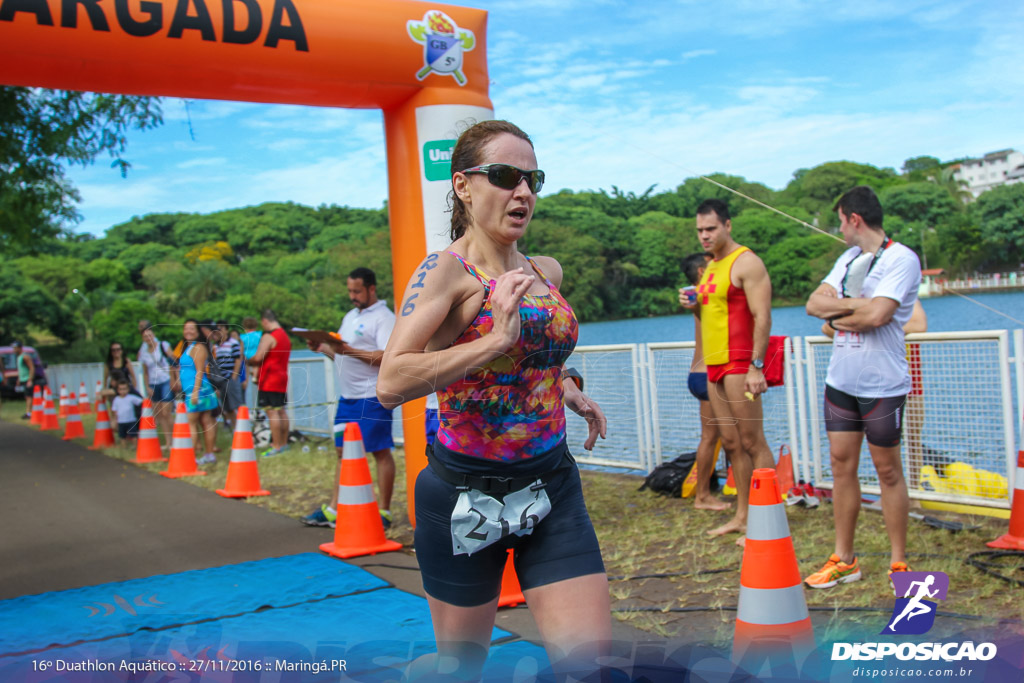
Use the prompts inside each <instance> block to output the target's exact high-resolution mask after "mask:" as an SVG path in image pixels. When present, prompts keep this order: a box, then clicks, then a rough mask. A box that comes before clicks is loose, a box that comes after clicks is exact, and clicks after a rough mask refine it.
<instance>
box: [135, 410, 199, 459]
mask: <svg viewBox="0 0 1024 683" xmlns="http://www.w3.org/2000/svg"><path fill="white" fill-rule="evenodd" d="M187 419H188V418H186V420H187ZM185 426H186V427H188V424H186V425H185ZM189 438H191V434H190V435H189ZM166 459H167V458H165V457H164V454H163V451H161V450H160V435H159V434H157V432H156V419H155V418H154V417H153V404H152V403H150V401H149V399H148V398H144V399H142V417H141V418H140V419H139V438H138V441H136V443H135V462H163V461H164V460H166Z"/></svg>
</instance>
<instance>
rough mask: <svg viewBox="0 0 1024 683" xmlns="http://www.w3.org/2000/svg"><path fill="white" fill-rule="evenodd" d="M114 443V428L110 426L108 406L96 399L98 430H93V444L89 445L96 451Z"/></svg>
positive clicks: (90, 448)
mask: <svg viewBox="0 0 1024 683" xmlns="http://www.w3.org/2000/svg"><path fill="white" fill-rule="evenodd" d="M113 445H114V430H113V429H112V428H111V426H110V415H109V414H108V413H107V406H106V404H105V403H103V402H102V401H96V430H95V431H94V432H93V435H92V445H91V446H89V450H91V451H95V450H99V449H100V448H106V447H107V446H113Z"/></svg>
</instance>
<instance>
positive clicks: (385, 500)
mask: <svg viewBox="0 0 1024 683" xmlns="http://www.w3.org/2000/svg"><path fill="white" fill-rule="evenodd" d="M347 285H348V297H349V299H350V300H351V301H352V304H353V305H354V306H355V308H353V309H352V310H351V311H349V312H348V313H346V314H345V318H344V320H342V322H341V327H340V328H338V337H339V338H340V339H339V340H338V341H336V342H333V343H332V344H320V345H319V346H314V345H313V344H312V343H310V345H309V346H310V349H312V350H314V351H318V352H320V353H322V354H324V355H326V356H328V357H329V358H333V359H334V369H335V374H336V379H337V380H338V386H339V387H340V392H339V393H340V394H341V395H340V396H339V398H338V409H337V412H336V413H335V416H334V445H335V447H336V449H337V451H338V472H336V473H335V477H334V482H335V485H334V486H332V488H331V491H332V496H331V503H330V505H323V506H321V507H320V509H318V510H314V511H313V512H312V513H311V514H309V515H307V516H306V517H303V518H302V522H303V523H304V524H307V525H309V526H334V520H335V518H336V516H337V510H336V506H337V504H338V487H337V485H336V484H337V481H338V478H339V476H340V470H341V459H342V447H343V446H344V438H345V425H346V424H348V423H349V422H357V423H359V431H360V432H361V433H362V435H363V447H364V448H365V450H366V452H367V453H372V454H373V458H374V461H375V462H376V467H377V488H378V490H379V494H380V495H379V498H378V504H379V506H380V514H381V521H382V523H383V524H384V528H388V527H389V526H391V494H392V491H393V490H394V487H395V460H394V458H393V457H392V455H391V448H392V447H393V446H394V445H395V443H394V441H393V440H392V438H391V422H392V419H391V411H390V410H387V409H386V408H384V407H383V406H382V405H381V404H380V401H378V400H377V375H378V374H379V372H380V362H381V359H382V358H383V357H384V348H385V347H386V346H387V345H388V339H389V338H390V337H391V330H392V328H394V326H395V314H394V312H392V311H391V310H390V309H389V308H388V305H387V302H386V301H384V300H383V299H378V298H377V276H376V275H375V274H374V272H373V271H372V270H370V269H369V268H356V269H355V270H353V271H352V272H351V273H350V274H349V276H348V282H347Z"/></svg>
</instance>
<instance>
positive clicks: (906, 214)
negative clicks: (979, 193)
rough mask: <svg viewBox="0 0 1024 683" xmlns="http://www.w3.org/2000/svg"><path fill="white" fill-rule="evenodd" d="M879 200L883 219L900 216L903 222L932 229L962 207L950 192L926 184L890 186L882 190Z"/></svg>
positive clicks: (934, 185) (932, 184)
mask: <svg viewBox="0 0 1024 683" xmlns="http://www.w3.org/2000/svg"><path fill="white" fill-rule="evenodd" d="M878 199H879V201H881V202H882V209H883V210H884V212H885V218H886V220H888V218H889V216H899V217H900V218H902V219H903V220H904V221H907V222H911V221H917V222H921V223H924V224H925V225H928V226H932V227H934V226H936V225H938V224H939V223H941V222H943V221H946V220H949V217H950V216H952V215H953V214H954V213H955V212H956V211H958V210H960V208H961V207H960V206H958V205H957V203H956V202H955V201H954V200H953V198H952V197H950V196H949V192H947V191H946V190H945V189H944V188H942V187H939V186H938V185H936V184H935V183H929V182H919V183H907V184H906V185H893V186H890V187H887V188H885V189H884V190H882V192H881V193H880V194H879V195H878Z"/></svg>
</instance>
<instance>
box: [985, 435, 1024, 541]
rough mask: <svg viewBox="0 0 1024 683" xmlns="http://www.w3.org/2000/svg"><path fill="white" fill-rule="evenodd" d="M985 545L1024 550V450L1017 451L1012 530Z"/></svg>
mask: <svg viewBox="0 0 1024 683" xmlns="http://www.w3.org/2000/svg"><path fill="white" fill-rule="evenodd" d="M985 545H987V546H988V547H989V548H1003V549H1006V550H1024V450H1019V451H1017V472H1016V473H1015V474H1014V476H1013V502H1012V503H1011V505H1010V531H1009V533H1006V534H1003V535H1002V536H1000V537H999V538H997V539H996V540H994V541H989V542H988V543H986V544H985Z"/></svg>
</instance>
